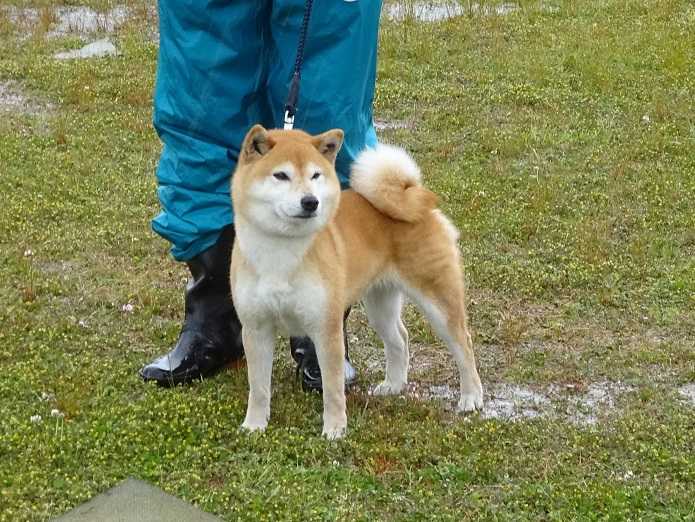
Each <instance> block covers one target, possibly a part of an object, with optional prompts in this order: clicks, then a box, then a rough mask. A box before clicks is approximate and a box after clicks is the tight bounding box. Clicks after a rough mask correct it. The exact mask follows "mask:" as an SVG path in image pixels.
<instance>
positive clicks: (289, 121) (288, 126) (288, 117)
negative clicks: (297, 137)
mask: <svg viewBox="0 0 695 522" xmlns="http://www.w3.org/2000/svg"><path fill="white" fill-rule="evenodd" d="M293 128H294V114H290V111H289V110H286V111H285V126H284V129H285V130H292V129H293Z"/></svg>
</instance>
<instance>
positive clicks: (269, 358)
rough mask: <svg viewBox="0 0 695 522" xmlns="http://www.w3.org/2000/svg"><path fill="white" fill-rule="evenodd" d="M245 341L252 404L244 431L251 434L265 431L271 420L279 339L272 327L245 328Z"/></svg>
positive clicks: (247, 412) (244, 424) (250, 404)
mask: <svg viewBox="0 0 695 522" xmlns="http://www.w3.org/2000/svg"><path fill="white" fill-rule="evenodd" d="M242 339H243V342H244V352H245V353H246V364H247V368H248V375H249V403H248V406H247V408H246V419H245V420H244V423H243V424H242V425H241V427H242V428H244V429H245V430H248V431H257V430H260V431H263V430H265V428H266V426H267V425H268V419H269V418H270V394H271V384H270V383H271V380H272V373H273V344H274V341H275V335H274V331H273V329H272V328H271V327H268V326H262V325H259V324H254V325H244V327H243V329H242Z"/></svg>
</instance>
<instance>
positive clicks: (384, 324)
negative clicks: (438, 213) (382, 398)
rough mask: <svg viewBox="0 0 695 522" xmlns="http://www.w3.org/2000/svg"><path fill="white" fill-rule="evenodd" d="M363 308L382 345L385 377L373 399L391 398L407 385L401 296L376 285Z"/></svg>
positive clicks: (386, 287)
mask: <svg viewBox="0 0 695 522" xmlns="http://www.w3.org/2000/svg"><path fill="white" fill-rule="evenodd" d="M363 302H364V306H365V309H366V311H367V317H368V318H369V324H370V325H371V326H372V328H374V330H375V331H376V333H377V335H378V336H379V337H380V338H381V340H382V342H383V343H384V352H385V353H386V376H385V378H384V381H383V382H382V383H381V384H379V385H378V386H377V387H376V388H375V389H374V394H375V395H395V394H399V393H401V392H402V391H403V388H404V387H405V385H406V384H407V383H408V365H409V358H410V354H409V352H408V331H407V330H406V329H405V326H404V325H403V321H402V320H401V308H402V307H403V294H402V293H401V290H400V289H399V288H397V287H395V286H388V285H377V286H374V287H373V288H371V289H370V290H369V292H367V294H366V296H365V297H364V300H363Z"/></svg>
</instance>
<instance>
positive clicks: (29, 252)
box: [24, 248, 34, 257]
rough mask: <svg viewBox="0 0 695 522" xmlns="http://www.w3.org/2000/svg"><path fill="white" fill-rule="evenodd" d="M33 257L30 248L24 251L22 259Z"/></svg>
mask: <svg viewBox="0 0 695 522" xmlns="http://www.w3.org/2000/svg"><path fill="white" fill-rule="evenodd" d="M33 255H34V251H33V250H32V249H31V248H27V249H26V250H25V251H24V257H31V256H33Z"/></svg>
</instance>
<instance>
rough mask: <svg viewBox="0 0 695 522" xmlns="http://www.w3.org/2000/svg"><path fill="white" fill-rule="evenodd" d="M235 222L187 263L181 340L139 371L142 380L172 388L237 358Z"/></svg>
mask: <svg viewBox="0 0 695 522" xmlns="http://www.w3.org/2000/svg"><path fill="white" fill-rule="evenodd" d="M233 244H234V226H233V225H229V226H227V227H225V228H224V229H223V230H222V234H221V235H220V238H219V239H218V241H217V243H215V244H214V245H213V246H211V247H210V248H208V249H207V250H205V251H204V252H202V253H201V254H199V255H198V256H197V257H195V258H193V259H191V260H190V261H188V262H187V265H188V268H189V269H190V271H191V275H192V276H193V277H192V279H190V280H189V282H188V285H187V287H186V308H185V314H184V321H183V327H182V328H181V333H180V334H179V340H178V342H177V343H176V346H174V348H172V350H171V351H170V352H169V353H167V354H165V355H163V356H162V357H160V358H159V359H156V360H155V361H153V362H151V363H150V364H148V365H147V366H145V367H144V368H142V369H141V370H140V375H141V376H142V378H143V379H145V380H146V381H156V382H157V384H159V385H160V386H174V385H176V384H180V383H186V382H189V381H192V380H197V379H202V378H205V377H210V376H211V375H214V374H215V373H217V372H218V371H220V370H221V369H222V368H224V367H225V366H227V365H228V364H230V363H232V362H234V361H236V360H238V359H241V358H242V357H243V355H244V348H243V346H242V343H241V324H240V323H239V318H238V317H237V314H236V311H235V310H234V305H233V304H232V294H231V291H230V287H229V265H230V261H231V256H232V246H233Z"/></svg>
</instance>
